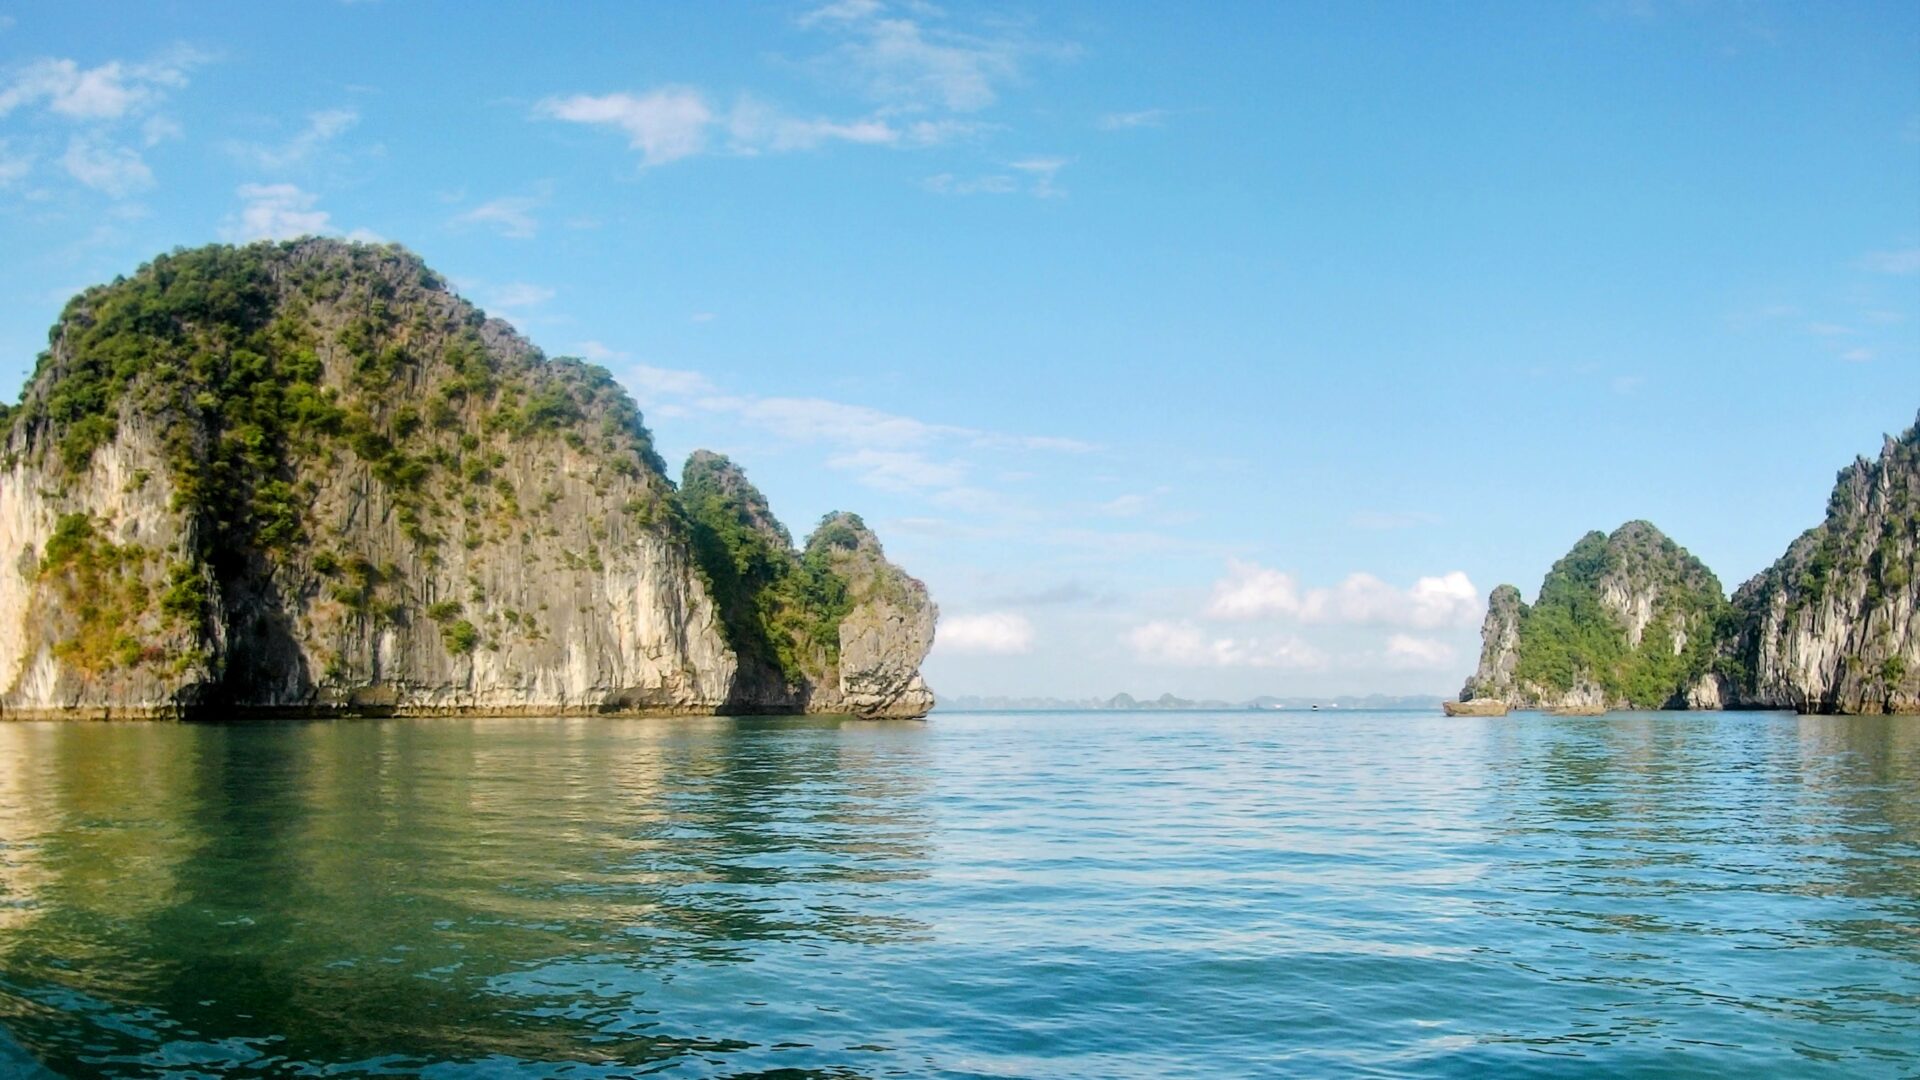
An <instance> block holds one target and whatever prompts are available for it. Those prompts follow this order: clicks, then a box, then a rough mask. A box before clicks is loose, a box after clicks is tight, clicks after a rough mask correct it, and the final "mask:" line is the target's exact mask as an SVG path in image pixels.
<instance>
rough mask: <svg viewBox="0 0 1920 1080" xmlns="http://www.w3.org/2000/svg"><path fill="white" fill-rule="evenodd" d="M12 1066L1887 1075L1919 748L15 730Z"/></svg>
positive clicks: (0, 1003) (375, 726) (450, 727)
mask: <svg viewBox="0 0 1920 1080" xmlns="http://www.w3.org/2000/svg"><path fill="white" fill-rule="evenodd" d="M0 1028H3V1029H4V1031H5V1032H6V1035H5V1036H4V1037H0V1073H9V1072H11V1073H14V1074H21V1073H25V1072H27V1071H28V1069H29V1068H30V1067H32V1068H37V1067H39V1066H30V1062H34V1061H37V1062H39V1063H40V1064H41V1066H44V1067H45V1069H47V1070H49V1071H51V1072H52V1073H53V1074H56V1075H80V1076H85V1075H101V1074H106V1075H123V1076H180V1077H191V1076H229V1075H238V1076H360V1075H426V1076H430V1077H454V1076H468V1075H477V1076H489V1077H518V1076H565V1077H600V1076H631V1075H635V1074H638V1073H647V1072H657V1073H660V1074H664V1075H668V1076H699V1077H710V1076H711V1077H719V1076H739V1077H745V1076H753V1077H810V1076H811V1077H884V1076H948V1077H962V1076H968V1077H972V1076H981V1077H1005V1076H1090V1077H1167V1076H1288V1077H1321V1076H1324V1077H1351V1076H1460V1077H1469V1076H1472V1077H1480V1076H1572V1075H1583V1076H1602V1075H1604V1076H1611V1077H1622V1076H1624V1077H1633V1076H1675V1077H1680V1076H1687V1077H1714V1076H1739V1077H1756V1076H1791V1077H1803V1076H1804V1077H1822V1076H1833V1077H1843V1076H1844V1077H1881V1076H1886V1077H1897V1076H1920V720H1915V719H1883V718H1853V719H1840V718H1798V717H1794V716H1787V715H1778V714H1753V715H1740V714H1728V715H1713V714H1705V715H1689V714H1638V715H1619V716H1612V717H1607V718H1599V719H1583V718H1549V717H1540V716H1533V715H1516V716H1513V717H1508V718H1503V719H1489V720H1478V719H1476V720H1448V719H1445V718H1442V717H1439V716H1428V715H1424V714H1412V713H1400V714H1388V713H1371V714H1369V713H1340V714H1327V713H1320V714H1307V715H1297V714H1256V713H1214V714H1207V713H1181V714H1151V713H1147V714H1132V715H1113V714H1105V715H1101V714H1027V715H1014V714H983V715H936V717H935V718H934V719H933V720H931V721H930V722H927V723H925V724H916V723H888V724H881V723H859V722H853V721H835V720H822V719H808V720H784V719H775V720H738V721H735V720H679V721H646V720H600V719H593V720H546V721H535V720H478V721H474V720H414V721H379V722H373V721H368V722H333V723H311V724H275V725H265V726H204V727H184V726H169V725H122V724H71V725H55V724H25V723H22V724H6V725H0ZM43 1075H44V1074H43Z"/></svg>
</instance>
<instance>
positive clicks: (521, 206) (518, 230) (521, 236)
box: [453, 195, 547, 240]
mask: <svg viewBox="0 0 1920 1080" xmlns="http://www.w3.org/2000/svg"><path fill="white" fill-rule="evenodd" d="M546 201H547V200H546V198H545V197H543V196H534V195H508V196H503V197H501V198H498V199H493V200H490V201H488V202H484V203H481V204H480V205H479V206H476V207H474V208H473V209H471V210H468V211H465V212H464V213H461V214H458V215H456V216H455V217H454V219H453V221H454V224H456V225H480V226H485V227H486V228H490V229H492V230H494V231H495V232H498V233H499V234H500V235H501V236H506V237H511V238H513V239H515V240H527V239H531V238H532V237H534V236H536V235H538V234H539V232H540V220H539V219H538V218H536V217H534V211H535V210H538V209H539V208H540V207H542V206H544V205H546Z"/></svg>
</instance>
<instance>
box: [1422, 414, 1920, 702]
mask: <svg viewBox="0 0 1920 1080" xmlns="http://www.w3.org/2000/svg"><path fill="white" fill-rule="evenodd" d="M1916 548H1920V423H1916V424H1915V426H1914V427H1913V428H1910V429H1908V430H1907V432H1906V433H1905V434H1903V435H1901V436H1899V437H1898V438H1889V439H1887V440H1886V442H1885V444H1884V445H1883V446H1882V448H1881V451H1880V456H1879V458H1878V460H1875V461H1869V460H1867V459H1865V458H1860V459H1857V460H1856V461H1854V463H1853V464H1851V465H1849V466H1848V467H1847V468H1845V469H1843V470H1841V472H1840V475H1839V479H1838V482H1837V483H1836V484H1835V486H1834V491H1833V495H1832V497H1831V498H1830V499H1829V500H1828V501H1827V517H1826V520H1825V521H1824V522H1823V523H1821V524H1820V525H1819V526H1817V527H1815V528H1813V529H1810V530H1808V531H1807V532H1806V533H1804V534H1802V535H1801V536H1800V538H1799V539H1797V540H1795V541H1794V542H1793V544H1792V545H1791V546H1789V547H1788V549H1787V553H1786V554H1785V555H1784V556H1782V557H1781V558H1780V560H1779V561H1778V562H1776V563H1774V565H1773V566H1772V567H1770V568H1768V569H1767V570H1765V571H1764V572H1762V573H1760V574H1759V575H1757V576H1755V577H1754V578H1753V580H1751V581H1748V582H1747V583H1746V584H1745V585H1742V586H1741V587H1740V589H1739V590H1738V591H1737V592H1735V593H1734V596H1733V600H1732V602H1731V604H1729V603H1728V602H1727V601H1726V600H1725V599H1724V598H1723V597H1722V595H1721V593H1720V585H1719V582H1718V581H1717V580H1715V579H1714V577H1713V575H1712V574H1711V573H1709V572H1708V571H1707V569H1706V567H1704V566H1702V565H1700V563H1699V561H1698V560H1697V559H1694V558H1692V556H1689V555H1687V554H1686V552H1685V551H1684V550H1682V549H1680V548H1678V547H1676V546H1674V545H1673V544H1672V542H1671V541H1669V540H1667V539H1666V538H1665V537H1664V536H1661V535H1660V534H1659V531H1658V530H1656V529H1654V528H1653V527H1652V526H1651V525H1648V524H1646V523H1645V522H1631V523H1629V524H1627V525H1625V526H1623V527H1622V528H1621V529H1620V530H1618V531H1616V532H1615V533H1614V534H1613V535H1612V536H1610V537H1603V536H1601V534H1599V533H1589V534H1588V535H1587V536H1586V537H1585V538H1584V539H1582V540H1581V541H1580V543H1579V544H1578V545H1576V546H1575V547H1574V549H1573V551H1572V552H1571V553H1569V554H1568V556H1567V557H1566V558H1565V559H1562V560H1561V561H1560V562H1558V563H1556V564H1554V568H1553V571H1552V572H1551V573H1549V574H1548V575H1547V580H1546V582H1545V583H1544V584H1543V585H1542V586H1541V590H1540V600H1539V601H1538V602H1536V603H1535V604H1534V605H1533V606H1532V607H1531V608H1529V607H1528V606H1527V605H1525V604H1524V603H1522V602H1521V600H1520V594H1519V592H1518V591H1517V590H1515V589H1513V588H1512V586H1508V585H1502V586H1500V587H1499V588H1497V589H1495V590H1494V592H1493V595H1492V597H1491V600H1490V603H1489V606H1488V611H1487V619H1486V623H1485V625H1484V626H1483V628H1482V634H1481V636H1482V649H1481V656H1480V666H1479V668H1478V670H1476V671H1475V672H1474V675H1473V677H1472V678H1470V679H1468V680H1467V685H1466V687H1465V688H1464V689H1463V690H1462V691H1461V694H1460V697H1461V700H1462V701H1475V700H1497V701H1501V702H1504V703H1506V704H1509V705H1511V706H1512V707H1515V708H1544V709H1554V710H1567V711H1571V710H1574V709H1592V708H1602V707H1604V708H1689V709H1722V708H1750V709H1795V710H1798V711H1801V712H1838V713H1886V712H1901V713H1913V712H1920V581H1917V580H1916V578H1920V573H1916V571H1917V570H1920V567H1917V566H1916Z"/></svg>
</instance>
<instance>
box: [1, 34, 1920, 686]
mask: <svg viewBox="0 0 1920 1080" xmlns="http://www.w3.org/2000/svg"><path fill="white" fill-rule="evenodd" d="M1916 56H1920V5H1915V4H1913V3H1906V2H1898V3H1885V4H1861V3H1827V4H1819V5H1806V4H1773V3H1765V2H1758V0H1755V2H1714V0H1690V2H1678V0H1675V2H1664V0H1643V2H1627V3H1615V2H1598V3H1568V4H1539V3H1521V4H1481V5H1439V4H1413V3H1394V4H1378V5H1374V4H1365V3H1349V4H1221V5H1217V6H1213V7H1182V8H1178V9H1176V8H1174V7H1171V6H1167V5H1147V4H1114V3H1051V4H1045V5H1040V4H1033V5H1020V4H1012V5H998V4H996V5H993V6H971V5H959V4H951V5H945V6H941V7H934V6H932V5H929V4H921V3H894V2H889V3H884V4H883V3H877V2H869V0H839V2H836V3H831V4H827V5H825V6H821V5H819V4H817V3H813V4H808V3H801V4H791V5H789V4H774V3H763V4H731V5H649V6H639V5H629V4H601V5H572V6H564V7H563V6H557V5H553V6H540V7H538V8H535V7H533V6H528V7H525V8H518V7H515V8H509V7H507V6H505V5H475V4H452V3H416V2H407V0H375V2H366V3H352V4H332V3H307V4H272V5H266V4H211V3H209V4H157V5H149V6H143V7H135V6H132V5H123V4H89V3H62V4H58V5H55V4H42V5H31V6H29V5H17V4H16V5H8V4H5V3H0V241H3V242H4V245H5V250H6V251H7V252H8V257H7V258H6V259H5V260H4V262H0V382H4V383H6V384H7V386H8V388H9V391H10V392H11V391H12V389H13V388H15V387H17V386H18V385H19V384H20V383H21V382H22V381H23V380H24V378H25V376H26V373H27V372H28V371H29V370H30V369H31V366H32V363H33V358H34V356H35V354H36V353H37V352H38V351H39V349H40V348H41V347H42V345H43V343H44V341H45V333H46V328H47V327H48V326H49V325H50V324H51V323H52V321H53V319H54V318H55V316H56V315H57V313H58V311H59V309H60V306H61V305H62V303H63V302H64V301H65V299H66V298H67V297H68V296H69V295H71V294H72V293H73V292H74V291H76V290H78V289H79V288H81V287H84V286H86V285H88V284H90V283H93V282H98V281H102V280H106V279H110V278H111V277H112V276H113V275H115V274H121V273H127V272H129V271H131V270H132V269H133V268H135V267H136V266H138V265H139V264H140V263H141V262H142V261H144V260H145V259H146V258H149V257H151V256H152V255H153V254H155V253H157V252H159V251H163V250H166V249H169V248H171V247H174V246H176V245H197V244H202V243H207V242H213V241H244V240H248V239H253V238H258V237H262V236H290V235H297V234H300V233H305V232H324V233H331V234H336V235H343V236H358V237H368V238H378V239H383V240H391V241H398V242H401V243H404V244H406V245H407V246H408V247H410V248H412V249H413V250H415V251H418V252H419V253H421V254H422V255H423V256H425V257H426V259H427V260H428V261H429V263H431V264H432V265H433V266H434V267H436V268H437V269H439V270H441V271H442V272H444V273H446V274H447V275H448V276H449V277H450V278H452V279H453V280H454V282H455V283H456V284H457V286H458V288H459V289H460V290H461V291H462V292H463V293H464V294H466V295H467V296H468V297H470V298H471V299H473V300H475V301H476V302H478V303H480V304H481V305H482V306H484V307H485V308H487V309H488V310H489V311H491V312H493V313H496V314H500V315H503V316H505V317H507V318H510V319H512V320H513V321H514V322H515V323H516V324H517V325H518V326H519V327H520V328H521V329H522V330H523V331H524V332H525V333H526V334H527V335H528V336H529V337H531V338H532V339H533V340H534V341H535V342H536V343H538V344H539V345H540V346H541V347H543V348H544V349H546V350H547V352H548V353H550V354H554V355H560V354H576V355H584V356H587V357H589V358H592V359H594V360H597V361H598V362H600V363H602V364H605V365H606V366H607V367H609V368H610V369H612V370H614V371H615V372H616V373H618V374H619V375H620V376H621V377H622V378H623V379H624V380H625V381H626V382H627V384H628V385H629V386H630V387H631V388H632V389H633V390H634V392H635V394H636V396H637V397H639V399H640V400H641V402H642V404H643V406H644V408H645V411H646V414H647V419H648V422H649V424H650V426H652V427H653V429H654V431H655V433H656V435H657V437H658V440H659V442H660V445H661V447H662V449H663V451H664V452H665V453H666V454H667V456H668V457H669V459H670V460H673V461H676V462H677V461H678V460H679V459H680V458H681V457H683V456H684V455H685V454H686V453H687V452H688V451H690V450H692V449H694V448H695V447H703V446H704V447H711V448H714V449H718V450H722V451H725V452H727V453H729V454H732V455H734V456H735V457H736V458H737V459H738V460H739V461H741V462H742V463H743V464H744V465H745V466H746V467H747V469H748V470H749V472H750V474H751V475H752V476H753V478H754V479H755V480H756V481H757V482H758V483H759V484H760V485H761V486H762V487H763V488H764V489H765V490H766V492H767V493H768V495H769V497H770V498H771V500H772V502H773V504H774V508H775V509H776V511H778V512H779V513H780V514H781V515H782V517H783V518H785V519H786V520H787V521H788V522H789V523H790V524H792V525H793V526H794V527H795V530H796V532H801V533H804V532H805V531H806V527H807V525H808V524H809V523H810V522H811V521H812V520H814V519H816V518H817V517H818V516H819V515H821V514H822V513H824V512H826V511H828V510H832V509H836V508H848V509H854V510H858V511H860V512H862V513H863V514H864V515H865V516H866V517H867V518H868V520H869V521H870V522H872V523H874V524H875V525H876V526H877V527H878V529H879V530H880V532H881V534H882V537H883V539H884V540H885V542H886V544H887V547H888V550H889V552H890V554H892V555H893V556H894V557H895V558H896V559H897V560H899V561H900V562H902V563H904V564H905V565H906V566H907V567H908V568H909V569H910V570H912V571H913V572H915V573H916V574H918V575H920V576H921V577H923V578H925V579H926V580H927V581H928V583H929V584H930V585H931V587H932V588H933V591H934V593H935V596H936V597H937V599H938V600H939V601H940V603H941V606H942V609H943V613H944V616H943V621H942V627H941V641H940V644H939V645H938V646H937V647H936V650H935V653H934V656H933V657H932V658H931V659H930V661H929V663H928V667H927V671H928V676H929V678H930V680H931V681H932V683H933V685H934V686H935V688H936V689H938V690H940V691H943V692H946V693H956V694H958V693H1010V694H1036V693H1054V694H1061V695H1086V694H1096V693H1098V694H1106V693H1112V692H1114V691H1118V690H1128V691H1131V692H1133V693H1136V694H1142V693H1145V694H1158V693H1160V692H1161V691H1163V690H1172V691H1174V692H1176V693H1182V694H1190V695H1200V694H1206V695H1221V696H1230V697H1238V696H1247V695H1252V694H1256V693H1278V694H1295V693H1300V694H1319V693H1335V692H1368V691H1386V692H1447V691H1451V690H1453V689H1456V688H1457V687H1458V686H1459V684H1460V682H1461V681H1462V679H1463V677H1464V676H1465V674H1466V673H1467V672H1468V671H1469V670H1470V669H1471V667H1472V663H1473V659H1474V654H1475V650H1476V648H1477V626H1478V621H1479V616H1480V609H1481V605H1482V603H1483V601H1484V596H1485V594H1486V592H1487V591H1488V590H1489V589H1490V588H1491V587H1492V586H1493V585H1495V584H1497V583H1499V582H1502V581H1512V582H1514V583H1516V584H1518V585H1520V586H1521V588H1522V590H1523V591H1524V592H1526V593H1528V594H1529V595H1531V593H1532V591H1533V590H1534V589H1535V588H1536V587H1537V585H1538V582H1539V579H1540V575H1541V574H1542V573H1543V572H1544V571H1545V570H1546V568H1547V566H1548V565H1549V564H1550V563H1551V562H1552V560H1553V559H1554V558H1556V557H1558V556H1559V555H1560V554H1562V553H1564V552H1565V550H1566V549H1567V548H1568V547H1569V546H1570V545H1571V544H1572V543H1573V541H1574V540H1575V539H1577V538H1578V537H1579V535H1580V534H1581V533H1582V532H1584V531H1586V530H1587V529H1590V528H1602V529H1611V528H1613V527H1614V526H1617V525H1618V524H1620V523H1621V522H1622V521H1625V520H1628V519H1631V518H1636V517H1645V518H1648V519H1650V520H1652V521H1654V522H1655V523H1656V524H1658V525H1659V526H1661V527H1662V528H1663V529H1665V530H1666V531H1667V532H1668V533H1669V534H1670V535H1672V536H1673V537H1674V538H1675V539H1677V540H1678V541H1679V542H1681V543H1682V544H1685V545H1687V546H1688V547H1689V548H1691V549H1692V550H1693V551H1694V552H1695V553H1696V554H1698V555H1700V556H1701V557H1702V558H1704V559H1705V560H1706V561H1707V563H1708V564H1709V565H1710V566H1712V567H1713V568H1714V569H1715V570H1716V571H1717V572H1718V573H1719V574H1720V575H1721V578H1722V581H1723V582H1724V583H1725V584H1726V585H1727V586H1728V588H1729V589H1731V588H1732V587H1733V586H1734V585H1736V584H1737V583H1738V582H1739V581H1741V580H1743V579H1744V578H1745V577H1747V576H1749V575H1751V574H1752V573H1754V572H1756V571H1758V570H1759V569H1761V568H1762V567H1763V566H1764V565H1766V564H1767V563H1768V562H1770V561H1771V560H1772V559H1773V558H1774V557H1776V556H1777V555H1778V554H1779V553H1780V552H1781V551H1782V550H1783V549H1784V548H1785V547H1786V545H1787V543H1788V542H1789V541H1790V540H1791V539H1792V538H1793V537H1794V536H1795V535H1796V534H1797V533H1798V532H1799V531H1800V530H1802V529H1804V528H1806V527H1808V526H1810V525H1812V524H1814V523H1815V522H1816V521H1817V520H1818V518H1819V516H1820V514H1821V511H1822V508H1823V506H1824V504H1825V499H1826V495H1827V492H1828V490H1829V488H1830V486H1831V484H1832V479H1833V474H1834V472H1835V471H1836V470H1837V469H1839V468H1840V467H1841V466H1842V465H1844V464H1845V463H1846V462H1847V461H1848V460H1850V459H1851V458H1852V456H1853V455H1855V454H1857V453H1870V452H1872V451H1874V450H1875V449H1877V447H1878V444H1879V439H1880V437H1881V435H1882V433H1884V432H1888V431H1895V430H1898V429H1901V428H1904V427H1905V426H1906V425H1908V424H1910V423H1911V422H1912V421H1913V419H1914V415H1915V411H1916V408H1920V392H1917V391H1920V64H1916V63H1915V62H1914V58H1915V57H1916Z"/></svg>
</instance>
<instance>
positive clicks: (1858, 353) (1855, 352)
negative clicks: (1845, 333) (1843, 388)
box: [1840, 348, 1878, 364]
mask: <svg viewBox="0 0 1920 1080" xmlns="http://www.w3.org/2000/svg"><path fill="white" fill-rule="evenodd" d="M1876 355H1878V354H1876V353H1875V352H1874V351H1873V350H1872V349H1867V348H1858V349H1848V350H1847V351H1846V352H1843V353H1841V354H1840V359H1842V360H1845V361H1846V362H1847V363H1849V364H1864V363H1866V362H1867V361H1869V360H1871V359H1873V358H1874V357H1875V356H1876Z"/></svg>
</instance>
